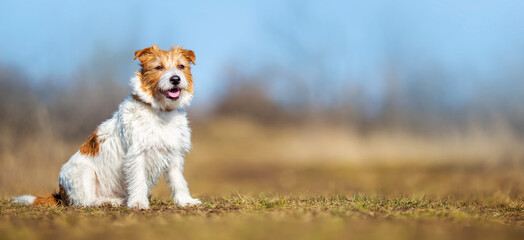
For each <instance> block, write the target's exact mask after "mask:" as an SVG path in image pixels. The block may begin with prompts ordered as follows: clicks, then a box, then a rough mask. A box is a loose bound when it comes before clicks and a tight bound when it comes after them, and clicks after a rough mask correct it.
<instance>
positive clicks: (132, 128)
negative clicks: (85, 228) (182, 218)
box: [13, 45, 201, 210]
mask: <svg viewBox="0 0 524 240" xmlns="http://www.w3.org/2000/svg"><path fill="white" fill-rule="evenodd" d="M137 58H138V59H139V61H140V67H141V68H140V70H139V71H137V72H136V74H135V75H134V76H133V77H132V78H131V81H130V82H131V87H132V91H131V93H130V94H129V95H128V96H127V97H126V98H125V100H124V101H123V102H122V103H121V104H120V105H119V108H118V110H117V111H116V112H114V113H113V116H112V117H111V118H110V119H108V120H106V121H104V122H102V123H101V124H100V125H98V127H97V128H96V130H95V131H94V132H93V133H92V134H91V135H90V136H89V138H88V139H87V141H86V142H85V143H83V145H82V146H81V147H80V149H79V150H78V151H77V152H76V153H75V154H74V155H73V156H72V157H71V158H70V159H69V161H68V162H66V163H65V164H64V165H63V166H62V168H61V170H60V174H59V178H58V183H59V191H58V193H55V194H51V195H49V196H45V197H35V196H31V195H25V196H21V197H18V198H16V199H14V200H13V202H15V203H20V204H27V205H48V206H53V205H66V206H68V205H70V206H89V207H90V206H101V205H107V204H110V205H112V206H120V205H123V204H125V205H127V207H129V208H134V209H140V210H144V209H148V208H149V198H150V197H151V189H152V188H153V186H154V185H155V184H156V183H157V181H158V179H159V178H160V177H161V175H162V174H165V178H166V179H167V181H168V182H169V184H170V187H171V190H172V193H173V194H172V197H173V199H174V202H175V204H176V205H178V206H188V205H196V204H200V203H201V202H200V200H198V199H196V198H192V197H191V195H190V193H189V189H188V186H187V182H186V180H185V178H184V176H183V170H184V155H185V154H186V153H187V152H188V151H189V150H190V148H191V140H190V138H191V131H190V129H189V126H188V120H187V116H186V111H185V108H186V107H188V106H189V104H190V102H191V100H192V98H193V94H194V89H193V76H192V75H191V64H193V65H194V64H195V53H194V52H193V51H191V50H186V49H183V48H181V47H178V46H177V47H172V48H171V49H170V50H162V49H159V48H158V45H153V46H151V47H148V48H144V49H142V50H137V51H135V56H134V59H133V60H135V59H137Z"/></svg>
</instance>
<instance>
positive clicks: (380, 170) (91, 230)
mask: <svg viewBox="0 0 524 240" xmlns="http://www.w3.org/2000/svg"><path fill="white" fill-rule="evenodd" d="M193 129H194V137H193V142H194V149H193V151H192V152H191V153H190V154H189V155H188V156H187V162H186V177H187V180H188V182H189V187H190V189H191V190H192V194H193V196H196V197H199V198H200V199H201V200H203V202H204V204H202V205H200V206H192V207H188V208H181V207H175V206H174V205H173V202H172V200H171V199H170V192H169V191H168V189H167V187H166V185H165V183H164V181H161V182H160V184H159V185H158V187H156V188H155V189H154V191H153V197H152V206H151V209H150V210H147V211H133V210H129V209H126V208H124V207H120V208H112V207H97V208H76V207H31V206H19V205H14V204H11V203H9V201H8V200H9V199H10V198H11V197H13V196H17V195H21V194H28V193H30V194H46V193H50V192H53V191H55V190H56V188H57V186H56V185H57V183H56V179H57V174H58V171H59V168H60V165H61V164H63V162H65V161H66V160H67V158H68V156H69V155H70V154H72V153H73V152H74V151H76V149H77V147H78V146H79V145H80V144H81V140H78V141H73V142H69V141H65V140H63V139H61V138H60V137H58V136H55V135H53V134H52V133H50V132H45V131H43V132H39V133H38V134H36V135H34V136H33V137H31V138H24V139H21V140H17V141H16V142H15V141H14V140H13V138H10V137H9V135H8V134H4V135H2V137H3V138H2V145H1V146H2V150H3V151H2V152H1V153H2V159H1V160H2V161H1V162H0V163H1V165H0V167H1V170H0V172H1V176H0V180H1V182H0V187H1V188H0V190H1V191H0V196H1V197H2V199H3V200H2V201H1V202H0V209H1V211H0V238H2V239H21V238H29V239H56V238H79V239H93V238H108V239H112V238H125V239H144V238H166V239H167V238H180V239H238V238H243V239H290V238H291V239H293V238H298V239H340V238H354V239H406V238H408V239H522V236H524V174H522V173H523V172H524V162H523V161H522V152H521V150H519V149H520V148H518V144H517V143H518V141H516V140H515V139H513V138H512V137H511V136H507V135H493V136H491V137H484V136H482V135H466V136H443V137H442V136H440V137H435V138H429V137H424V139H423V140H420V139H417V138H416V137H414V136H409V135H402V134H395V133H389V134H386V133H381V134H376V135H370V136H366V137H361V136H360V137H357V136H356V135H355V134H353V133H352V131H351V129H342V128H339V129H336V127H333V126H330V127H329V128H325V127H323V126H321V125H311V126H298V127H297V126H293V127H290V126H288V127H282V126H279V127H264V126H260V125H258V124H254V123H253V122H250V121H244V120H239V119H217V120H216V121H213V122H212V123H206V124H201V123H194V124H193ZM86 136H87V135H86ZM493 141H496V142H497V143H503V144H493ZM51 142H52V143H53V145H51V144H50V143H51ZM463 143H467V144H463Z"/></svg>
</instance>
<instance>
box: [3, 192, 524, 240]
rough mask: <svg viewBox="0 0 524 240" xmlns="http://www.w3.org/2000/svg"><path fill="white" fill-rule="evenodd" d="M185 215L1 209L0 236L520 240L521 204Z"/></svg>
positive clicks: (212, 203) (368, 203)
mask: <svg viewBox="0 0 524 240" xmlns="http://www.w3.org/2000/svg"><path fill="white" fill-rule="evenodd" d="M203 200H204V202H205V204H204V205H201V206H195V207H189V208H181V207H174V206H173V203H172V202H165V201H154V202H153V204H152V208H151V209H150V210H148V211H141V212H137V211H132V210H129V209H127V208H124V207H121V208H109V207H98V208H74V207H56V208H45V207H39V208H35V207H27V206H19V205H14V204H11V203H8V202H5V201H3V202H1V203H0V204H1V205H0V206H1V207H2V210H3V211H2V213H1V214H0V222H1V223H2V224H1V225H0V234H2V235H3V236H5V237H6V239H19V238H22V237H23V238H41V239H54V238H81V239H92V238H101V237H103V238H126V239H143V238H164V239H167V238H172V237H175V238H182V239H210V238H212V239H231V238H244V239H267V238H271V239H288V238H300V239H329V238H337V239H338V238H342V237H348V236H353V237H358V238H362V237H364V238H368V239H377V238H378V239H384V238H387V239H404V238H417V239H419V238H423V239H464V238H466V239H471V238H475V239H493V238H497V239H502V238H507V239H519V237H521V236H522V234H523V233H524V218H523V216H522V211H523V210H524V206H523V204H522V202H521V203H517V202H513V203H486V202H479V201H462V200H457V199H449V198H446V199H434V198H428V197H421V198H413V197H401V196H398V197H394V198H383V197H379V196H375V195H374V196H370V195H353V196H345V195H338V196H331V197H325V196H317V197H300V196H279V195H264V194H260V195H259V196H255V197H252V196H242V195H233V196H228V197H220V198H204V199H203Z"/></svg>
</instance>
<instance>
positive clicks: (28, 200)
mask: <svg viewBox="0 0 524 240" xmlns="http://www.w3.org/2000/svg"><path fill="white" fill-rule="evenodd" d="M35 199H36V197H35V196H31V195H24V196H20V197H17V198H15V199H13V203H18V204H24V205H31V204H33V202H34V201H35Z"/></svg>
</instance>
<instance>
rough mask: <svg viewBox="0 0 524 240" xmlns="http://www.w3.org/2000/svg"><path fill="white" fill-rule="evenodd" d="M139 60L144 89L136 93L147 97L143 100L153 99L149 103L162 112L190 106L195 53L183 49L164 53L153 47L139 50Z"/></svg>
mask: <svg viewBox="0 0 524 240" xmlns="http://www.w3.org/2000/svg"><path fill="white" fill-rule="evenodd" d="M137 58H138V59H139V60H140V66H141V69H140V71H139V72H138V73H137V77H138V78H139V80H140V86H139V88H140V89H135V91H140V92H141V93H142V94H141V95H144V94H145V95H147V96H141V97H142V98H147V100H150V101H151V102H148V104H151V105H152V106H153V107H156V108H159V109H162V110H172V109H175V108H178V107H185V106H187V105H188V104H189V102H190V101H191V99H192V98H193V91H194V90H193V76H192V75H191V64H195V53H194V52H193V51H191V50H186V49H182V48H181V47H172V48H171V49H170V50H162V49H159V48H158V46H157V45H153V46H152V47H148V48H144V49H142V50H137V51H135V58H134V59H137ZM136 87H137V86H135V88H136ZM144 100H145V101H146V102H147V100H146V99H144Z"/></svg>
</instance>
